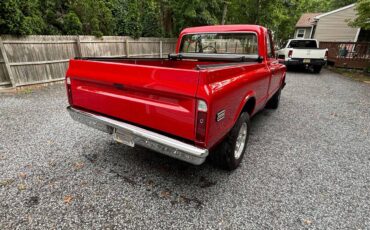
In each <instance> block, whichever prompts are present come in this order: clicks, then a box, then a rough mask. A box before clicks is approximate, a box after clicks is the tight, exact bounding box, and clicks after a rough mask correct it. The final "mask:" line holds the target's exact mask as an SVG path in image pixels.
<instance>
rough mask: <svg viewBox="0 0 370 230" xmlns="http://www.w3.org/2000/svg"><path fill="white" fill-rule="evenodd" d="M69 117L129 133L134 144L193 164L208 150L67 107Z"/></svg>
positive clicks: (107, 129)
mask: <svg viewBox="0 0 370 230" xmlns="http://www.w3.org/2000/svg"><path fill="white" fill-rule="evenodd" d="M67 110H68V112H69V114H70V115H71V117H72V118H73V119H74V120H75V121H78V122H80V123H82V124H85V125H87V126H90V127H92V128H95V129H98V130H100V131H103V132H106V133H109V134H113V132H114V130H116V131H117V132H122V133H129V135H130V136H132V140H133V142H134V143H135V144H137V145H140V146H143V147H146V148H148V149H152V150H154V151H157V152H160V153H163V154H165V155H168V156H170V157H173V158H177V159H179V160H182V161H186V162H189V163H191V164H194V165H200V164H202V163H203V162H204V161H205V159H206V157H207V155H208V150H207V149H203V148H199V147H196V146H194V145H191V144H187V143H185V142H182V141H179V140H176V139H174V138H170V137H167V136H164V135H162V134H159V133H155V132H152V131H149V130H147V129H143V128H140V127H137V126H134V125H131V124H128V123H125V122H122V121H118V120H115V119H111V118H108V117H104V116H101V115H97V114H94V113H90V112H86V111H83V110H79V109H75V108H72V107H70V106H69V107H67Z"/></svg>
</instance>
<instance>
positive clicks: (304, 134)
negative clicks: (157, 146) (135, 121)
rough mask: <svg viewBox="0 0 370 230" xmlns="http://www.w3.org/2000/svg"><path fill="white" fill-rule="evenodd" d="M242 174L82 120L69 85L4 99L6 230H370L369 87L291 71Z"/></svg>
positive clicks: (0, 137) (2, 210)
mask: <svg viewBox="0 0 370 230" xmlns="http://www.w3.org/2000/svg"><path fill="white" fill-rule="evenodd" d="M281 100H282V101H281V104H280V107H279V109H278V110H276V111H273V110H265V111H262V112H261V113H259V114H258V115H256V116H255V117H254V118H253V120H252V126H253V127H252V134H251V137H250V142H249V147H248V149H247V151H248V155H247V157H246V158H244V161H243V163H242V165H241V167H240V168H239V169H237V170H236V171H234V172H231V173H230V172H225V171H222V170H219V169H217V168H214V167H213V166H212V165H211V164H208V163H206V164H204V165H202V166H192V165H188V164H186V163H183V162H179V161H177V160H174V159H171V158H168V157H165V156H162V155H159V154H157V153H154V152H152V151H149V150H146V149H143V148H134V149H132V148H130V147H126V146H123V145H119V144H116V143H114V142H113V141H112V139H111V138H110V137H109V136H107V135H105V134H103V133H100V132H99V131H95V130H93V129H90V128H88V127H85V126H83V125H80V124H78V123H76V122H74V121H73V120H72V119H71V118H70V117H69V115H68V114H67V112H66V110H65V107H66V106H67V102H66V101H67V99H66V97H65V92H64V85H62V84H58V85H53V86H49V87H46V88H43V89H38V90H34V91H32V92H31V91H26V92H24V93H18V94H17V95H0V229H13V228H19V229H54V228H58V229H71V228H73V229H77V228H78V229H97V228H108V229H111V228H116V229H118V228H119V229H121V228H135V229H148V228H150V229H152V228H153V229H166V228H184V229H204V228H209V229H215V228H217V229H236V228H238V229H306V228H308V229H339V228H340V229H345V228H348V229H369V228H370V85H367V84H364V83H359V82H355V81H352V80H349V79H346V78H344V77H342V76H340V75H337V74H334V73H331V72H329V71H326V70H324V71H322V73H321V74H320V75H315V74H309V73H294V72H293V73H292V72H291V73H288V75H287V86H286V88H285V89H284V91H283V94H282V99H281Z"/></svg>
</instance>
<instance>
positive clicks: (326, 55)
mask: <svg viewBox="0 0 370 230" xmlns="http://www.w3.org/2000/svg"><path fill="white" fill-rule="evenodd" d="M328 54H329V52H328V51H326V52H325V60H326V59H328Z"/></svg>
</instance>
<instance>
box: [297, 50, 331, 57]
mask: <svg viewBox="0 0 370 230" xmlns="http://www.w3.org/2000/svg"><path fill="white" fill-rule="evenodd" d="M325 52H326V50H325V49H293V54H292V58H308V59H324V58H325Z"/></svg>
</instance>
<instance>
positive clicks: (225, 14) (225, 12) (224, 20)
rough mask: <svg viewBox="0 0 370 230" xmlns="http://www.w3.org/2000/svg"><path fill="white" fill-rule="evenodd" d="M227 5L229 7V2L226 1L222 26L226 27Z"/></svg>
mask: <svg viewBox="0 0 370 230" xmlns="http://www.w3.org/2000/svg"><path fill="white" fill-rule="evenodd" d="M227 5H228V2H227V1H224V10H223V12H222V20H221V25H225V22H226V16H227Z"/></svg>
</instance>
